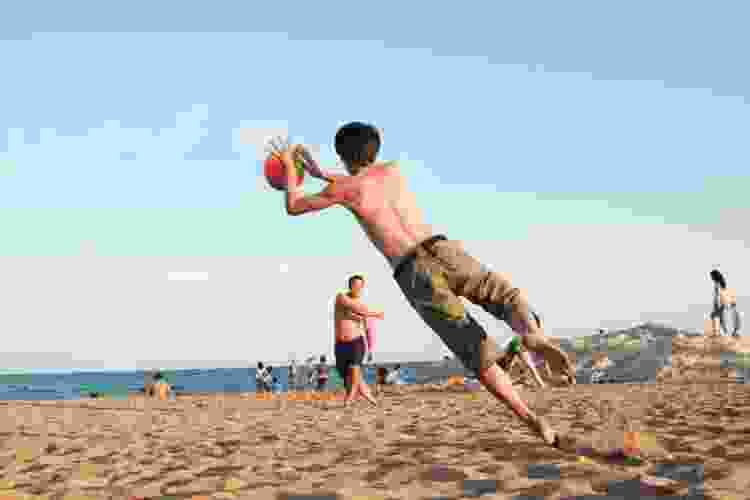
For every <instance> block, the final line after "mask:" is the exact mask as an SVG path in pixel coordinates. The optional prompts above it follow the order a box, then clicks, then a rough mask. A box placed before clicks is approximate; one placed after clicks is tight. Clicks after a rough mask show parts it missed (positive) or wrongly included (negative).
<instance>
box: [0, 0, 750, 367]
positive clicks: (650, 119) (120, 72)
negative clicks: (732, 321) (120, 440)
mask: <svg viewBox="0 0 750 500" xmlns="http://www.w3.org/2000/svg"><path fill="white" fill-rule="evenodd" d="M425 5H426V4H424V3H417V2H412V3H404V2H398V3H396V2H388V1H381V2H376V3H373V4H368V5H367V6H366V7H363V6H362V5H361V4H352V3H345V2H338V1H330V2H323V3H320V2H298V3H294V2H292V3H285V4H283V5H281V4H278V5H276V4H273V3H272V2H267V3H258V2H241V3H240V2H237V3H235V2H211V3H205V2H201V3H198V2H191V1H181V2H167V1H165V2H158V3H153V2H149V3H145V2H137V1H131V2H127V3H121V4H116V5H112V4H106V5H105V4H102V3H101V2H83V1H81V2H64V3H63V2H49V3H41V2H39V3H34V2H14V3H13V4H12V5H8V6H6V7H5V8H4V12H5V13H4V16H3V17H2V18H1V19H0V61H2V62H1V63H0V75H2V76H0V227H2V235H1V236H0V242H2V244H1V245H0V277H2V286H0V294H2V305H3V307H2V308H1V309H0V329H1V330H2V337H3V340H4V344H3V348H2V349H1V351H2V352H0V366H2V367H4V368H7V369H11V368H13V369H28V370H35V371H44V370H68V369H77V370H101V369H106V370H129V369H146V368H208V367H245V366H248V365H250V364H252V365H254V364H255V362H257V361H258V360H262V361H265V362H286V361H287V360H289V359H290V357H295V358H296V359H298V360H301V359H303V358H305V357H307V356H311V355H320V354H328V355H329V357H330V356H332V354H333V321H332V301H333V298H334V296H335V294H336V293H337V292H339V291H341V290H343V289H344V288H345V287H346V281H347V278H348V277H349V276H350V275H352V274H354V273H362V274H364V275H365V277H366V279H367V288H366V291H365V298H366V300H367V301H368V303H370V304H371V305H373V306H374V307H379V308H382V309H383V310H384V311H385V314H386V317H385V320H384V321H383V322H382V323H381V324H380V328H379V332H378V334H379V335H378V337H379V338H378V344H379V345H378V346H376V348H377V350H376V353H375V357H376V359H380V360H383V361H389V360H402V361H409V360H424V359H436V358H438V357H439V356H442V355H443V354H444V353H446V351H445V349H444V348H443V346H442V344H441V342H440V340H439V339H438V337H437V336H436V335H435V334H433V333H432V332H431V331H430V330H429V329H428V328H427V327H426V326H425V325H424V324H423V323H422V322H421V320H420V319H419V318H418V316H417V315H416V313H415V312H414V311H412V310H411V309H410V308H409V306H408V305H407V304H406V302H405V300H404V298H403V296H402V295H401V292H400V291H399V289H398V288H397V286H396V284H395V282H394V281H393V279H392V277H391V271H390V270H389V268H388V266H387V264H386V262H385V260H384V259H383V258H382V257H381V256H380V255H379V254H377V253H376V251H375V250H374V248H373V247H372V245H371V244H370V243H369V242H368V241H367V240H366V238H365V236H364V235H363V234H362V233H361V230H360V229H359V227H358V225H357V224H356V223H355V221H354V219H353V217H352V216H351V215H350V214H349V213H347V212H346V210H345V209H342V208H336V209H330V210H327V211H324V212H321V213H319V214H314V215H306V216H302V217H288V216H287V215H286V214H285V211H284V199H283V195H282V194H280V193H279V192H277V191H273V190H272V189H270V188H269V187H268V186H267V185H266V183H265V181H264V179H263V177H262V160H263V158H264V149H263V146H264V143H265V141H266V140H267V139H268V138H270V137H271V136H273V135H277V134H283V135H289V136H290V137H291V138H292V140H294V141H296V142H301V143H304V144H306V145H308V146H309V147H310V148H311V149H312V150H313V151H314V155H315V156H316V157H317V158H318V159H319V160H320V162H321V163H322V164H323V165H324V166H328V167H329V168H330V169H332V170H340V167H339V166H338V165H337V162H336V160H337V159H336V156H335V153H334V152H333V148H332V138H333V136H334V134H335V132H336V129H337V128H338V127H339V126H341V125H343V124H344V123H346V122H349V121H353V120H357V121H366V122H370V123H373V124H375V125H376V126H377V127H378V128H380V129H381V130H382V132H383V147H382V149H381V157H382V158H383V159H396V160H400V161H401V165H402V167H401V168H402V170H403V172H404V173H406V175H408V177H409V179H410V180H409V182H410V185H411V188H412V189H413V190H414V191H415V192H416V194H417V197H418V200H419V203H420V205H421V208H422V209H423V210H424V211H425V212H426V214H427V218H428V222H429V223H431V224H432V225H433V226H434V227H435V230H436V231H437V232H440V233H444V234H446V235H447V236H448V237H450V238H452V239H458V240H462V241H463V242H464V244H465V246H466V248H467V249H468V250H469V252H470V253H472V254H473V255H475V256H476V257H477V258H479V259H480V260H481V261H482V262H484V263H486V264H488V265H489V266H491V267H492V268H493V269H495V270H497V271H501V272H504V273H507V274H509V275H510V276H511V278H512V280H513V282H514V284H515V285H516V286H518V287H520V288H522V289H524V290H526V291H527V293H528V295H529V298H530V299H531V301H532V303H533V305H534V306H535V307H536V308H537V309H539V310H540V311H541V313H542V314H543V316H544V317H545V320H546V326H547V332H548V334H549V335H553V336H560V337H571V336H579V335H586V334H589V333H591V332H593V331H594V330H596V329H597V328H600V327H602V328H619V327H627V326H631V325H633V324H636V323H640V322H643V321H649V320H651V321H661V322H665V323H668V324H672V325H674V326H676V327H679V328H687V329H694V330H702V329H703V325H704V321H705V318H706V315H707V314H708V312H709V308H710V302H711V297H712V287H711V283H710V281H709V280H708V272H709V271H710V270H711V269H712V268H714V267H718V268H719V269H721V270H722V271H724V272H725V274H726V276H727V278H728V282H729V285H730V286H731V287H733V288H735V289H736V290H737V294H738V296H739V297H738V303H739V305H740V308H742V304H746V303H748V301H749V299H750V291H749V290H750V286H745V284H746V283H748V282H749V281H750V268H749V267H748V265H747V263H748V256H749V255H748V250H750V230H748V225H747V222H746V221H747V220H748V218H749V217H750V197H748V196H747V193H748V190H749V189H750V174H748V172H750V169H748V166H749V165H750V161H749V160H750V154H749V153H750V142H748V141H747V137H748V135H749V133H750V107H749V106H748V104H749V103H750V70H749V69H748V66H747V65H746V64H743V63H742V62H741V61H742V60H744V56H745V55H746V54H745V47H747V46H750V34H748V32H747V30H746V29H745V26H744V24H745V23H744V20H745V19H747V17H748V14H750V12H748V11H749V10H750V8H748V7H747V6H746V4H743V3H741V2H721V3H717V2H714V3H711V4H709V3H707V2H702V3H695V2H684V1H683V2H669V1H664V2H658V3H653V2H648V3H647V2H622V3H619V4H617V5H614V4H612V3H603V2H565V3H560V2H557V3H552V2H550V3H539V2H524V3H523V5H517V4H512V5H511V4H510V3H505V2H492V3H490V2H459V3H455V2H445V3H443V4H440V3H437V4H430V6H429V9H426V8H425V7H424V6H425ZM363 9H364V10H363ZM365 11H366V12H365ZM321 188H322V184H320V183H319V182H317V181H315V180H307V181H306V183H305V189H306V191H307V192H309V193H313V192H315V191H317V190H319V189H321ZM470 310H471V311H472V312H473V313H475V314H476V316H477V317H478V318H479V320H480V321H481V322H482V323H483V324H484V325H485V326H486V328H487V331H488V332H489V333H490V334H491V335H494V336H495V337H497V338H498V340H501V341H502V340H504V339H506V338H507V337H508V335H509V334H510V331H509V330H508V328H507V327H506V326H505V324H503V323H499V322H497V321H495V320H494V319H492V318H491V317H488V315H487V314H486V313H484V312H483V311H481V310H475V309H474V308H473V307H471V308H470Z"/></svg>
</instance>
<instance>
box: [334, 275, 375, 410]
mask: <svg viewBox="0 0 750 500" xmlns="http://www.w3.org/2000/svg"><path fill="white" fill-rule="evenodd" d="M364 287H365V279H364V278H363V277H362V276H360V275H355V276H352V277H351V278H349V291H348V292H346V293H339V294H337V295H336V303H335V306H334V324H335V345H336V347H335V353H336V369H337V370H338V372H339V373H340V374H341V377H342V378H343V379H344V384H345V385H346V400H345V404H346V405H348V404H349V403H351V402H352V401H354V400H355V399H357V398H359V396H363V397H364V398H365V399H367V400H368V401H369V402H370V403H372V404H373V405H377V402H376V401H375V398H374V397H373V395H372V393H371V392H370V388H369V387H368V386H367V383H366V382H365V380H364V377H363V376H362V363H363V361H364V359H365V353H366V350H367V348H366V345H367V343H366V341H365V328H366V321H365V319H366V318H368V317H373V318H379V319H383V313H382V312H375V311H373V310H371V309H369V308H368V307H367V306H365V305H364V304H363V303H362V302H361V300H360V299H361V297H362V290H363V289H364Z"/></svg>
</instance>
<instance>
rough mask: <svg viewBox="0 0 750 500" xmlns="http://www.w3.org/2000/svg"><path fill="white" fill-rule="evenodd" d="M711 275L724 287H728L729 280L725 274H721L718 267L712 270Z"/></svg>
mask: <svg viewBox="0 0 750 500" xmlns="http://www.w3.org/2000/svg"><path fill="white" fill-rule="evenodd" d="M709 275H710V276H711V279H712V280H713V281H714V283H716V284H717V285H719V287H721V288H722V289H724V288H726V287H727V280H726V278H724V275H723V274H721V273H720V272H719V271H718V270H717V269H714V270H712V271H711V272H710V273H709Z"/></svg>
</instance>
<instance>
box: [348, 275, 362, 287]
mask: <svg viewBox="0 0 750 500" xmlns="http://www.w3.org/2000/svg"><path fill="white" fill-rule="evenodd" d="M356 280H360V281H362V282H363V283H364V281H365V277H364V276H362V275H361V274H355V275H354V276H352V277H351V278H349V289H350V290H351V288H352V284H353V283H354V282H355V281H356Z"/></svg>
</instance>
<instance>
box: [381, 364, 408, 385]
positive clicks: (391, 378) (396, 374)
mask: <svg viewBox="0 0 750 500" xmlns="http://www.w3.org/2000/svg"><path fill="white" fill-rule="evenodd" d="M385 383H386V385H401V384H403V383H404V382H403V381H402V380H401V365H396V366H394V367H393V370H391V371H390V372H389V373H388V375H386V377H385Z"/></svg>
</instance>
